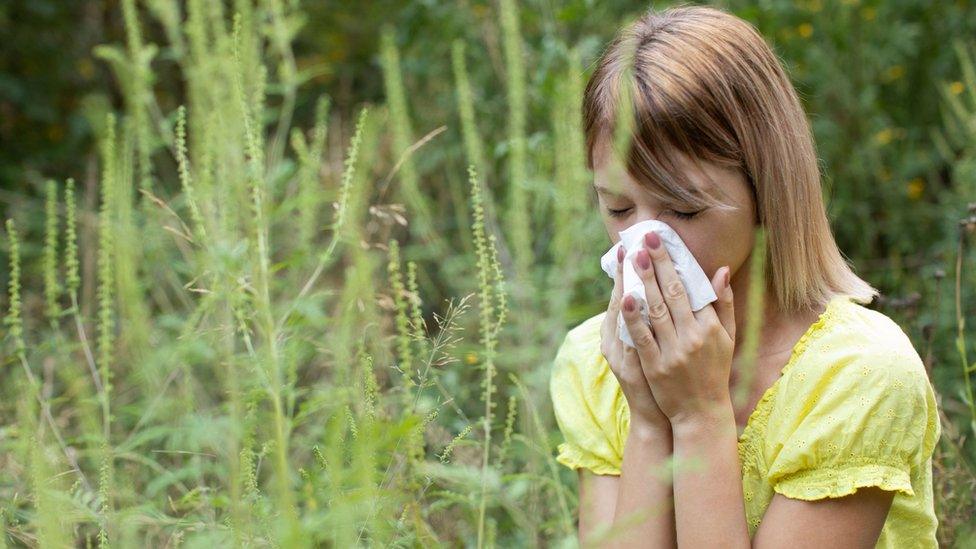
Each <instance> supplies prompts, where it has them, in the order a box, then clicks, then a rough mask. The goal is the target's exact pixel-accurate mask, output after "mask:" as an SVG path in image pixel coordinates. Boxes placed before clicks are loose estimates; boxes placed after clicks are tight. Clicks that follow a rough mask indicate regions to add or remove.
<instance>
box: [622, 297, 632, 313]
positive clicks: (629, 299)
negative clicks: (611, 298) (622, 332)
mask: <svg viewBox="0 0 976 549" xmlns="http://www.w3.org/2000/svg"><path fill="white" fill-rule="evenodd" d="M624 309H626V310H627V312H628V313H632V312H634V298H633V296H627V297H625V298H624Z"/></svg>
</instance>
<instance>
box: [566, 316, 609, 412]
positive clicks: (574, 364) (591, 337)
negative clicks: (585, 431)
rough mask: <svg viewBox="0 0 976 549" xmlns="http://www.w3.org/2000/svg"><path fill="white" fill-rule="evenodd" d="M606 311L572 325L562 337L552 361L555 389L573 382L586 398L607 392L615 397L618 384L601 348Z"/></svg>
mask: <svg viewBox="0 0 976 549" xmlns="http://www.w3.org/2000/svg"><path fill="white" fill-rule="evenodd" d="M606 314H607V313H606V311H603V312H601V313H599V314H596V315H594V316H592V317H590V318H588V319H586V320H584V321H583V322H581V323H579V324H577V325H576V326H574V327H573V328H571V329H570V330H569V331H568V332H567V333H566V336H565V337H564V338H563V341H562V344H561V345H560V346H559V350H558V351H557V352H556V355H555V359H554V360H553V363H552V370H551V372H550V378H549V384H550V390H551V391H552V392H553V393H556V394H558V393H560V392H562V391H561V390H560V388H565V387H566V386H574V387H576V388H577V389H576V390H577V391H579V392H580V393H583V394H585V395H586V396H587V398H590V399H594V398H598V395H604V396H605V397H607V398H609V399H611V400H612V398H613V394H614V392H615V391H616V390H617V389H618V388H619V385H618V383H617V378H616V377H615V376H614V375H613V372H612V371H611V370H610V365H609V363H607V360H606V358H605V357H604V356H603V352H602V351H601V350H600V341H601V337H602V335H601V333H600V332H601V327H602V325H603V319H604V317H605V316H606Z"/></svg>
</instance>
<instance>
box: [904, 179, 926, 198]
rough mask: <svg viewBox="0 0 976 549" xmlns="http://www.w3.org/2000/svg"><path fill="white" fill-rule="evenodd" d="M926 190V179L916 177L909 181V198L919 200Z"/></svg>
mask: <svg viewBox="0 0 976 549" xmlns="http://www.w3.org/2000/svg"><path fill="white" fill-rule="evenodd" d="M924 191H925V180H924V179H922V178H921V177H916V178H915V179H912V180H911V181H909V182H908V198H911V199H912V200H918V199H919V198H922V193H923V192H924Z"/></svg>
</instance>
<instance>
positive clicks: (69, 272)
mask: <svg viewBox="0 0 976 549" xmlns="http://www.w3.org/2000/svg"><path fill="white" fill-rule="evenodd" d="M717 5H722V6H725V7H727V8H728V9H730V10H731V11H732V12H734V13H736V14H737V15H739V16H740V17H743V18H745V19H747V20H749V21H751V22H752V23H753V24H755V25H756V26H757V28H758V29H759V30H760V31H761V32H762V33H763V34H764V35H765V36H766V37H767V39H768V40H769V42H770V44H771V45H772V46H773V47H774V49H775V51H776V52H777V54H778V55H779V56H780V57H781V59H782V61H783V63H784V65H785V66H786V67H787V69H788V71H789V74H790V75H791V78H792V79H793V81H794V83H795V85H796V87H797V89H798V91H799V93H800V96H801V98H802V99H803V101H804V106H805V107H806V109H807V113H808V115H809V118H810V120H811V123H812V126H813V129H814V132H815V137H816V143H817V148H818V155H819V157H820V158H821V161H822V162H821V163H822V171H823V175H824V196H825V199H826V200H827V204H828V209H829V213H830V217H831V220H832V224H833V228H834V232H835V235H836V237H837V239H838V242H839V244H840V246H841V249H842V250H843V251H844V252H845V254H846V255H847V256H848V257H849V258H850V259H851V261H852V263H853V264H854V266H855V269H856V271H857V272H858V273H859V274H861V276H863V277H864V278H865V279H867V280H868V281H869V282H871V283H872V284H874V285H875V286H877V287H878V288H880V289H881V291H882V293H883V296H882V298H880V299H879V300H878V301H877V302H876V303H875V304H874V305H873V307H874V308H876V309H878V310H880V311H882V312H884V313H885V314H887V315H889V316H891V317H892V318H893V319H895V320H896V321H898V322H899V324H900V325H901V326H902V327H903V328H904V329H905V331H906V333H908V335H909V336H910V337H911V339H912V341H913V342H915V344H916V348H917V349H918V351H919V353H920V354H921V356H922V357H923V359H924V360H925V363H926V367H927V368H928V369H929V371H930V375H931V378H932V380H933V383H934V386H935V388H936V390H937V393H938V395H939V401H940V409H941V410H942V412H943V414H944V415H943V428H944V432H943V437H942V439H941V441H940V444H939V446H938V448H937V449H936V454H935V458H934V465H933V468H934V472H935V486H934V491H935V499H936V506H937V511H938V514H939V519H940V530H939V537H940V541H941V542H942V543H943V544H944V545H946V546H951V545H952V544H956V545H958V546H965V545H966V544H967V543H972V542H973V540H974V533H976V525H974V521H976V519H974V509H973V505H974V504H973V498H972V494H973V491H974V488H976V441H974V438H976V403H974V400H973V394H974V387H973V372H974V371H976V362H974V360H976V358H974V357H976V349H974V340H976V338H974V337H973V331H972V329H973V326H972V324H973V319H974V318H976V315H974V311H976V296H974V293H976V292H974V288H976V285H974V282H976V268H974V267H976V264H974V261H976V257H974V252H973V250H972V249H971V248H972V246H971V244H972V240H973V233H974V232H976V64H974V58H976V45H974V42H973V37H974V36H976V32H974V31H976V5H974V4H973V3H972V2H969V1H961V0H960V1H954V2H949V1H946V2H927V1H924V2H923V1H916V0H893V1H885V2H878V1H865V0H844V1H840V0H837V1H825V0H824V1H803V2H794V1H780V0H766V1H758V2H753V1H748V2H747V1H731V2H724V3H719V4H717ZM646 7H647V4H645V3H633V2H620V1H596V0H588V1H574V0H571V1H566V2H543V1H536V0H530V1H525V2H515V1H514V0H499V1H492V2H473V1H462V2H435V1H418V2H403V1H382V0H381V1H375V2H365V3H354V2H312V1H308V2H301V1H297V0H260V1H257V2H254V1H250V0H234V1H229V2H210V1H209V0H187V1H185V2H177V1H175V0H139V1H136V0H123V1H121V2H116V1H104V2H95V1H88V2H85V1H78V2H60V1H55V0H31V1H27V0H15V1H13V2H4V3H2V4H0V29H2V30H3V36H4V37H5V41H4V46H3V47H2V48H0V142H2V144H3V145H2V146H0V181H2V187H0V209H2V212H0V213H2V216H3V218H4V219H8V220H9V221H8V222H7V223H6V225H5V228H4V231H3V236H4V238H3V239H2V243H0V250H2V253H0V256H2V257H3V264H4V266H5V268H4V269H2V270H0V281H2V282H3V287H4V288H6V289H7V291H6V292H3V293H2V294H0V311H3V314H4V324H3V331H2V332H0V333H2V335H3V337H2V340H0V353H2V354H0V357H2V360H0V379H2V384H0V532H2V533H3V535H0V547H3V546H4V545H7V546H15V547H16V546H21V545H27V546H35V545H41V546H63V545H65V544H67V543H69V542H70V543H79V544H82V545H84V544H85V543H92V544H96V543H98V544H102V545H113V544H114V545H116V546H121V547H130V546H146V545H150V546H162V545H165V544H174V545H175V544H177V543H182V544H186V545H190V546H202V545H211V546H212V545H213V544H215V543H216V544H219V545H226V544H252V545H270V544H281V545H287V546H291V545H299V544H302V543H308V544H311V545H329V546H333V545H334V546H342V547H346V546H350V545H351V544H353V543H356V542H357V541H358V542H359V543H362V544H369V545H374V544H375V545H379V544H382V545H384V546H385V545H390V544H396V545H419V544H424V545H429V544H432V543H443V544H449V545H461V544H465V545H478V546H481V545H496V544H497V545H501V546H535V545H556V544H560V543H566V544H569V545H571V544H572V543H573V540H574V537H575V529H574V525H573V513H574V512H575V508H576V505H577V501H576V487H575V474H573V473H572V472H570V471H569V470H566V469H564V468H562V467H561V466H558V465H557V464H556V463H555V462H554V460H553V455H554V450H555V444H556V443H557V442H558V441H559V434H558V431H557V430H556V427H555V424H554V422H553V420H552V416H551V410H550V407H549V395H548V386H547V382H548V375H549V366H550V363H551V360H552V358H553V356H554V353H555V349H556V348H557V346H558V345H559V343H560V342H561V340H562V337H563V336H564V335H565V332H566V330H567V329H568V328H570V327H572V326H574V325H576V324H578V323H579V322H581V321H582V320H584V319H586V318H588V317H590V316H592V315H594V314H596V313H598V312H600V311H601V310H602V309H603V308H604V307H605V304H606V299H607V293H608V290H609V280H607V279H606V277H605V275H604V274H603V273H602V271H601V270H600V268H599V264H598V259H599V256H600V254H601V253H602V252H603V251H604V250H605V249H606V247H607V245H608V243H607V240H606V234H605V231H604V229H603V226H602V224H601V223H600V219H599V215H598V213H597V210H596V205H595V202H594V198H593V196H592V194H591V193H590V191H589V189H588V188H587V185H588V183H589V181H588V177H587V174H586V172H585V170H584V169H583V166H582V153H581V150H582V149H581V147H582V143H581V139H582V136H581V135H580V133H579V126H578V122H579V120H578V108H579V98H580V94H581V91H582V85H583V83H584V82H585V80H586V77H587V76H588V75H589V71H590V70H591V69H592V63H593V62H594V61H595V59H596V58H597V57H598V55H599V53H600V52H601V50H602V48H603V47H604V46H605V44H606V43H607V42H608V41H609V39H610V38H611V37H612V35H613V33H614V32H615V31H616V29H617V28H619V27H620V26H621V25H622V24H624V23H625V22H627V21H629V20H631V19H633V18H634V17H636V16H637V15H639V13H640V12H641V10H642V9H645V8H646ZM235 14H236V17H235ZM469 165H470V166H473V170H469ZM966 320H969V321H970V322H969V326H967V325H966V322H965V321H966ZM499 404H501V406H499ZM486 427H487V429H486ZM69 540H70V541H69Z"/></svg>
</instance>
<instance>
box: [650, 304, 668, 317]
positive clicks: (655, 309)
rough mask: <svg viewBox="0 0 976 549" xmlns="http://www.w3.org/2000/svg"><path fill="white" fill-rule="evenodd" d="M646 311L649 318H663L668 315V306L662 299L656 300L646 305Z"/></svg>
mask: <svg viewBox="0 0 976 549" xmlns="http://www.w3.org/2000/svg"><path fill="white" fill-rule="evenodd" d="M647 312H648V314H649V315H650V316H651V318H654V319H657V320H663V319H665V318H667V317H668V306H667V304H665V303H664V302H663V301H657V302H654V303H653V304H651V305H650V307H648V311H647Z"/></svg>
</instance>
